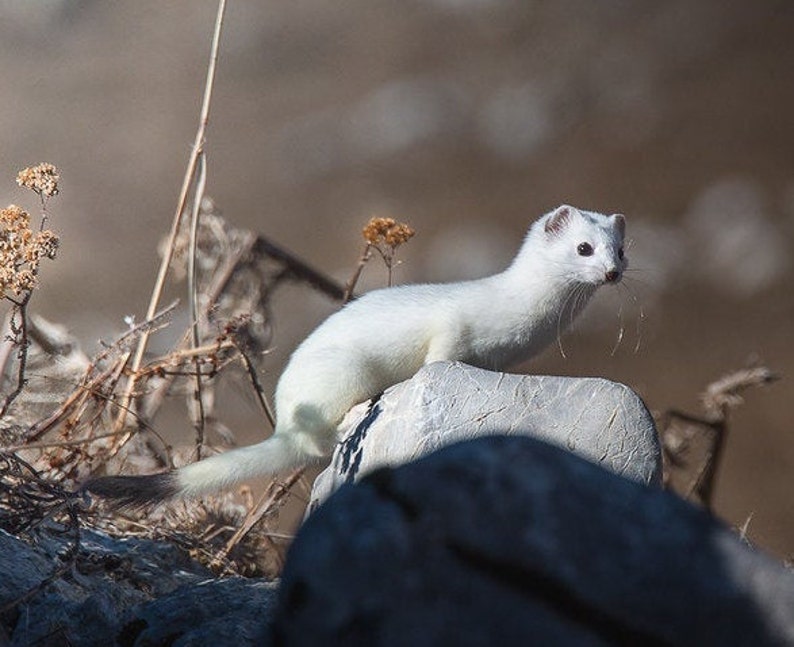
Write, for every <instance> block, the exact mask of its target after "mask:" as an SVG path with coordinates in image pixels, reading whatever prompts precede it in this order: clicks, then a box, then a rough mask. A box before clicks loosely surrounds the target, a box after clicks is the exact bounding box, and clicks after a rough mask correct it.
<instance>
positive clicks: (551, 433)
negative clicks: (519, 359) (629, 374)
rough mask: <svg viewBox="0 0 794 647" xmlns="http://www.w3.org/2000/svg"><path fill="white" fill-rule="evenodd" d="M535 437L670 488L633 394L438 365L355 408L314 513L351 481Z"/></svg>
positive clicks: (589, 381)
mask: <svg viewBox="0 0 794 647" xmlns="http://www.w3.org/2000/svg"><path fill="white" fill-rule="evenodd" d="M493 434H506V435H515V434H520V435H527V436H532V437H534V438H540V439H541V440H544V441H546V442H549V443H552V444H555V445H558V446H560V447H563V448H565V449H568V450H570V451H572V452H574V453H576V454H579V455H580V456H583V457H584V458H587V459H588V460H591V461H593V462H594V463H597V464H599V465H601V466H603V467H605V468H607V469H610V470H612V471H613V472H615V473H616V474H620V475H622V476H625V477H627V478H631V479H634V480H636V481H639V482H641V483H649V484H655V485H658V484H660V483H661V475H662V455H661V448H660V446H659V440H658V436H657V434H656V428H655V426H654V422H653V418H652V417H651V415H650V413H649V412H648V410H647V408H646V407H645V404H644V403H643V402H642V400H641V399H640V398H639V396H637V394H636V393H634V391H632V390H631V389H630V388H628V387H627V386H625V385H623V384H618V383H615V382H610V381H609V380H604V379H601V378H571V377H553V376H537V375H510V374H506V373H495V372H493V371H485V370H482V369H478V368H474V367H472V366H468V365H466V364H462V363H460V362H436V363H434V364H429V365H427V366H425V367H424V368H422V370H420V371H419V372H418V373H417V374H416V375H415V376H414V377H413V378H411V379H410V380H408V381H406V382H402V383H401V384H398V385H396V386H394V387H392V388H390V389H388V390H387V391H386V392H385V393H384V394H383V395H382V396H381V397H380V398H379V399H378V400H376V401H375V402H374V403H365V404H362V405H359V406H357V407H354V408H353V409H352V410H351V411H350V413H349V414H348V415H347V417H346V418H345V420H344V421H343V423H342V425H341V437H342V441H341V442H340V444H339V445H338V447H337V450H336V452H335V453H334V456H333V459H332V462H331V465H330V466H329V467H328V468H327V469H326V470H325V471H324V472H323V473H322V474H320V476H319V477H318V478H317V479H316V480H315V483H314V488H313V489H312V496H311V501H312V503H311V506H310V509H314V508H315V507H317V505H318V504H319V503H320V502H322V501H323V500H325V499H326V498H327V497H328V496H329V495H330V494H331V492H333V491H334V490H335V489H337V488H338V487H339V486H340V485H341V484H342V483H346V482H348V481H352V480H354V479H356V478H358V477H359V476H361V475H363V474H366V473H368V472H371V471H372V470H374V469H376V468H378V467H382V466H384V465H398V464H401V463H407V462H408V461H410V460H413V459H415V458H418V457H420V456H424V455H426V454H428V453H430V452H432V451H435V450H436V449H439V448H440V447H443V446H445V445H449V444H451V443H455V442H460V441H462V440H467V439H470V438H475V437H478V436H484V435H493Z"/></svg>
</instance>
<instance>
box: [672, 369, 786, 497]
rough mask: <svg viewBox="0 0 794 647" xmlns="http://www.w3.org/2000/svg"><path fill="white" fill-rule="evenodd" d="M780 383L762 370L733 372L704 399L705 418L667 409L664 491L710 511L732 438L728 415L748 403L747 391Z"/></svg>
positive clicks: (717, 383) (702, 396)
mask: <svg viewBox="0 0 794 647" xmlns="http://www.w3.org/2000/svg"><path fill="white" fill-rule="evenodd" d="M776 379H777V376H776V375H775V374H774V373H772V371H770V370H769V369H768V368H766V367H764V366H756V367H752V368H746V369H740V370H737V371H733V372H731V373H727V374H726V375H724V376H723V377H721V378H719V379H718V380H715V381H714V382H712V383H711V384H709V385H708V386H707V387H706V389H705V391H704V392H703V393H702V394H701V396H700V400H701V402H702V403H703V409H704V413H703V414H701V415H695V414H690V413H685V412H682V411H676V410H673V409H668V410H667V411H665V412H664V413H663V414H661V415H660V416H658V420H657V426H658V429H659V435H660V438H661V441H662V451H663V455H664V458H665V485H666V486H667V487H668V488H669V489H671V490H673V491H675V492H677V493H678V494H680V495H681V496H682V497H684V498H685V499H687V500H689V501H693V502H695V503H699V504H701V505H703V506H705V507H707V508H709V509H711V508H712V507H713V503H714V489H715V483H716V479H717V473H718V468H719V465H720V459H721V458H722V454H723V450H724V448H725V444H726V441H727V438H728V420H729V414H730V411H731V409H733V408H735V407H737V406H739V405H740V404H741V403H742V402H744V396H743V394H744V392H745V391H747V390H748V389H752V388H754V387H760V386H765V385H767V384H769V383H771V382H773V381H775V380H776Z"/></svg>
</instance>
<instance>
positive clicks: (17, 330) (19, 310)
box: [0, 290, 33, 418]
mask: <svg viewBox="0 0 794 647" xmlns="http://www.w3.org/2000/svg"><path fill="white" fill-rule="evenodd" d="M32 296H33V292H32V291H30V290H29V291H28V292H26V293H25V296H24V297H23V298H22V301H20V302H19V303H15V304H14V306H13V309H12V310H11V317H10V318H9V320H8V328H9V331H10V332H11V334H12V335H13V340H14V342H13V343H14V344H15V345H16V346H17V362H18V364H17V384H16V386H15V387H14V389H13V390H12V391H11V392H10V393H9V394H8V395H7V396H6V397H5V400H4V401H3V406H2V407H0V418H2V417H3V416H5V414H6V413H7V412H8V408H9V407H10V406H11V404H12V403H13V402H14V400H16V399H17V398H18V397H19V394H20V393H22V390H23V389H24V388H25V384H27V379H26V378H25V370H26V369H27V365H28V348H29V347H30V340H29V339H28V312H27V308H28V303H30V298H31V297H32ZM17 315H18V316H19V324H18V325H17V324H16V323H15V319H16V317H17Z"/></svg>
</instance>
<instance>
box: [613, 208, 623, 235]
mask: <svg viewBox="0 0 794 647" xmlns="http://www.w3.org/2000/svg"><path fill="white" fill-rule="evenodd" d="M612 219H613V220H614V221H615V227H616V228H617V230H618V233H619V234H620V235H621V237H623V236H625V235H626V216H624V215H623V214H622V213H616V214H613V215H612Z"/></svg>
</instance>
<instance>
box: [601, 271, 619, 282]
mask: <svg viewBox="0 0 794 647" xmlns="http://www.w3.org/2000/svg"><path fill="white" fill-rule="evenodd" d="M604 278H605V279H606V280H607V283H615V282H616V281H618V280H619V279H620V272H618V271H617V270H609V271H608V272H607V273H606V274H604Z"/></svg>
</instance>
